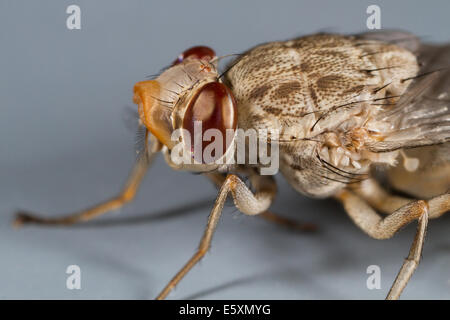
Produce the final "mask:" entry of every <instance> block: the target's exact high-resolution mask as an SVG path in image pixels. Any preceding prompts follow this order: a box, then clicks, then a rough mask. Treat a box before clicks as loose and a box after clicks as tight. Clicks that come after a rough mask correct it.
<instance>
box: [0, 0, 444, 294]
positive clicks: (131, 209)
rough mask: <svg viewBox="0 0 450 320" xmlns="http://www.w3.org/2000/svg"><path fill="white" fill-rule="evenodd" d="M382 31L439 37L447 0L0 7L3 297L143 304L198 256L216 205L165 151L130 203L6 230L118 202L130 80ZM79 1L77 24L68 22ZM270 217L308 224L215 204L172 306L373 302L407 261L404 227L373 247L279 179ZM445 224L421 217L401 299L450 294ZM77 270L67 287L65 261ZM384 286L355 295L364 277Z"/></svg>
mask: <svg viewBox="0 0 450 320" xmlns="http://www.w3.org/2000/svg"><path fill="white" fill-rule="evenodd" d="M375 3H376V4H379V5H380V7H381V10H382V26H383V28H402V29H406V30H410V31H413V32H415V33H417V34H418V35H420V36H423V37H424V38H425V39H427V40H430V41H431V40H433V41H449V37H450V36H449V33H448V32H449V30H450V19H449V18H448V13H449V12H450V2H449V1H427V2H425V1H318V0H315V1H298V0H297V1H274V0H269V1H256V0H255V1H230V0H228V1H217V2H216V1H179V2H175V1H99V0H97V1H16V0H15V1H12V0H10V1H8V0H2V1H1V2H0V42H1V44H0V46H1V47H0V48H1V50H0V110H1V113H0V297H1V298H8V299H10V298H27V299H28V298H31V299H36V298H44V299H47V298H62V299H78V298H87V299H99V298H113V299H116V298H125V299H149V298H154V297H155V296H156V295H157V294H158V292H159V291H160V290H161V289H162V288H163V286H164V285H165V284H166V283H167V281H168V280H169V279H170V278H171V277H172V276H173V275H174V274H175V272H176V271H178V269H179V268H180V267H181V266H182V264H184V263H185V262H186V260H187V259H188V258H189V257H190V255H191V254H192V253H193V252H194V249H195V248H196V246H197V243H198V240H199V239H200V236H201V233H202V231H203V227H204V225H205V222H206V218H207V215H208V212H209V208H211V205H212V201H213V199H214V196H215V190H214V188H213V187H212V186H211V185H210V184H209V182H208V181H206V180H205V179H204V178H202V177H201V176H194V175H192V174H189V173H185V172H174V171H172V170H170V169H169V168H168V167H167V166H166V165H165V163H164V161H163V160H162V159H161V158H158V160H157V162H156V165H155V166H154V167H153V168H152V169H151V171H150V172H149V174H148V175H147V178H146V180H145V182H144V183H143V186H142V189H141V190H140V192H139V194H138V196H137V198H136V201H134V202H133V203H132V204H130V205H128V206H127V207H126V208H124V209H122V210H121V211H120V212H113V213H110V214H108V215H105V216H104V217H102V218H101V219H99V220H98V221H97V222H95V223H92V224H87V225H84V226H79V227H74V228H44V227H36V226H30V227H26V228H23V229H20V230H13V229H12V228H11V225H10V223H11V221H12V218H13V213H14V211H15V210H16V209H28V210H34V211H36V212H40V213H42V214H47V215H49V216H50V215H58V214H63V213H68V212H71V211H73V210H77V209H82V208H84V207H86V206H89V205H92V204H94V203H97V202H98V201H100V200H103V199H106V198H108V197H110V196H112V195H113V194H115V193H116V192H117V191H118V190H119V189H120V186H121V185H122V183H123V182H124V181H125V179H126V176H127V173H128V171H129V169H130V168H131V166H132V164H133V160H134V146H133V141H134V133H132V132H130V131H129V130H128V129H127V127H126V125H125V123H124V120H123V115H124V109H125V106H132V107H133V108H134V106H133V104H132V102H131V98H132V86H133V84H134V83H135V82H137V81H140V80H143V79H144V78H145V76H146V75H149V74H153V73H155V72H157V71H158V70H159V69H160V68H161V67H163V66H165V65H167V64H168V63H170V62H171V61H172V60H173V59H174V58H175V57H176V56H177V55H178V53H179V52H181V51H182V50H184V49H186V48H188V47H190V46H192V45H195V44H207V45H209V46H211V47H212V48H214V49H215V50H216V52H217V53H218V54H220V55H223V54H229V53H236V52H241V51H243V50H245V49H247V48H249V47H251V46H253V45H256V44H258V43H261V42H266V41H271V40H281V39H287V38H290V37H293V36H299V35H302V34H308V33H312V32H317V31H321V30H328V31H336V32H344V33H347V32H359V31H364V30H365V29H366V27H365V23H366V17H367V15H366V13H365V11H366V8H367V6H368V5H369V4H375ZM69 4H78V5H80V7H81V10H82V29H81V30H75V31H70V30H67V29H66V17H67V15H66V13H65V11H66V7H67V6H68V5H69ZM278 178H279V179H278V180H279V182H280V192H279V196H278V198H277V200H276V202H275V204H274V206H273V210H274V211H276V212H280V213H282V214H284V215H286V216H290V217H293V218H295V219H298V220H302V221H309V222H314V223H317V224H318V225H319V228H320V229H319V231H318V232H317V233H314V234H308V233H299V232H292V231H287V230H286V229H284V228H282V227H279V226H276V225H272V224H269V223H267V222H265V221H263V220H261V219H259V218H256V217H245V216H242V215H241V214H238V213H237V212H236V211H235V210H234V209H233V208H232V207H231V206H229V207H227V208H226V209H225V213H224V215H223V219H222V221H221V222H220V224H219V228H218V230H217V234H216V236H215V238H214V241H213V247H212V250H211V252H210V253H209V254H208V255H207V257H206V258H205V259H204V260H203V261H202V262H201V264H200V265H199V266H197V267H195V268H194V270H193V271H192V272H191V273H190V274H189V275H188V276H187V277H186V278H185V279H184V280H183V281H182V283H181V284H180V286H179V287H178V288H177V290H176V291H175V292H174V293H173V294H172V295H171V296H170V298H177V299H181V298H196V299H202V298H210V299H219V298H255V299H270V298H274V299H317V298H322V299H323V298H326V299H333V298H337V299H356V298H368V299H381V298H383V297H384V296H385V294H386V293H387V290H388V288H389V285H390V284H391V282H392V281H393V279H394V277H395V275H396V273H397V271H398V269H399V268H400V265H401V263H402V261H403V258H404V257H405V256H406V255H407V252H408V250H409V246H410V243H411V241H412V238H413V234H414V230H415V225H410V226H409V227H407V228H406V229H405V230H403V231H402V232H401V233H399V234H398V235H396V236H395V237H394V238H393V239H390V240H384V241H378V240H372V239H370V238H369V237H367V236H366V235H365V234H363V233H362V232H361V231H360V230H359V229H357V228H356V227H355V226H354V225H353V224H352V223H351V221H350V220H349V219H348V218H347V217H346V215H345V213H344V211H343V210H342V209H341V207H340V206H339V204H337V203H335V202H334V201H332V200H323V201H318V200H311V199H307V198H305V197H303V196H300V195H298V194H296V193H295V192H294V191H293V190H292V189H291V188H290V187H288V186H287V185H286V183H285V182H284V181H283V179H282V178H281V177H278ZM449 231H450V221H449V218H448V217H444V218H442V219H440V220H438V221H432V222H431V223H430V226H429V234H428V241H427V243H426V246H425V251H424V260H423V262H422V264H421V265H420V267H419V269H418V271H417V272H416V274H415V275H414V277H413V280H412V282H411V283H410V284H409V286H408V287H407V289H406V290H405V292H404V295H403V297H404V298H424V299H428V298H438V299H441V298H446V299H448V298H450V271H449V263H450V250H449V249H450V239H449V237H448V234H449ZM71 264H77V265H79V266H80V267H81V270H82V289H81V290H72V291H70V290H67V289H66V287H65V281H66V277H67V275H66V274H65V270H66V267H67V266H68V265H71ZM371 264H376V265H379V266H380V267H381V271H382V289H381V290H368V289H367V288H366V279H367V274H366V268H367V266H368V265H371Z"/></svg>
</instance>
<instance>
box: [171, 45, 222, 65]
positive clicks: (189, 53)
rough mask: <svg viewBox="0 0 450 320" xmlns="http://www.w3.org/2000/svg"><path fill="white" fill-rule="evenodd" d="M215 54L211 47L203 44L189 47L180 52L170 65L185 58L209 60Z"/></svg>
mask: <svg viewBox="0 0 450 320" xmlns="http://www.w3.org/2000/svg"><path fill="white" fill-rule="evenodd" d="M215 56H216V53H215V52H214V50H213V49H211V48H209V47H205V46H196V47H192V48H189V49H187V50H186V51H184V52H183V53H182V54H180V55H179V56H178V58H177V59H176V60H175V61H174V62H173V63H172V65H176V64H179V63H181V62H182V61H184V60H186V59H200V60H211V59H212V58H214V57H215Z"/></svg>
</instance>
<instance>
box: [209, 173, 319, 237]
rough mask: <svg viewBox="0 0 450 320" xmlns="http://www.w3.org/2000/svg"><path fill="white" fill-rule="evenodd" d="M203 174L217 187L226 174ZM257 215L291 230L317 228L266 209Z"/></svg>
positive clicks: (313, 229)
mask: <svg viewBox="0 0 450 320" xmlns="http://www.w3.org/2000/svg"><path fill="white" fill-rule="evenodd" d="M204 175H205V176H207V177H208V178H209V179H210V180H211V181H212V182H213V183H214V184H215V185H216V186H217V187H218V188H220V186H221V185H222V184H223V182H224V181H225V178H226V175H224V174H221V173H216V172H214V173H205V174H204ZM258 217H261V218H263V219H264V220H266V221H269V222H272V223H276V224H278V225H280V226H283V227H287V228H289V229H293V230H299V231H315V230H317V226H316V225H315V224H312V223H307V222H298V221H295V220H292V219H289V218H286V217H282V216H280V215H279V214H276V213H273V212H272V211H270V210H266V211H264V212H262V213H261V214H259V215H258Z"/></svg>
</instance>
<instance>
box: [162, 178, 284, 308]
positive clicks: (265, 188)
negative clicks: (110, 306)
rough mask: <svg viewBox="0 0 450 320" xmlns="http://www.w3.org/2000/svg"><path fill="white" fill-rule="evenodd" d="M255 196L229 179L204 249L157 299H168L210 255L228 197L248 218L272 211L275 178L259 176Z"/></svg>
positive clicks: (202, 242)
mask: <svg viewBox="0 0 450 320" xmlns="http://www.w3.org/2000/svg"><path fill="white" fill-rule="evenodd" d="M252 182H253V186H254V188H255V193H253V192H252V191H250V189H249V188H248V187H247V186H246V185H245V183H244V182H242V180H241V179H240V178H239V177H238V176H236V175H234V174H230V175H228V176H226V178H225V179H224V182H223V184H222V186H221V187H220V190H219V194H218V195H217V198H216V201H215V203H214V206H213V208H212V210H211V213H210V215H209V218H208V222H207V225H206V228H205V231H204V234H203V237H202V239H201V240H200V245H199V247H198V249H197V251H196V253H195V254H194V255H193V256H192V257H191V258H190V259H189V261H188V262H187V263H186V264H185V265H184V266H183V267H182V268H181V270H180V271H179V272H178V273H177V274H176V275H175V276H174V277H173V278H172V280H170V282H169V283H168V284H167V286H166V287H165V288H164V289H163V290H162V291H161V293H160V294H159V295H158V297H157V298H156V299H158V300H161V299H164V298H165V297H166V296H167V295H168V294H169V293H170V291H172V289H173V288H174V287H175V286H176V285H177V284H178V283H179V282H180V280H181V279H183V277H184V276H185V275H186V274H187V273H188V272H189V270H191V269H192V267H193V266H194V265H196V264H197V262H198V261H200V259H202V258H203V256H204V255H205V254H206V252H207V251H208V249H209V248H210V245H211V239H212V237H213V234H214V232H215V230H216V227H217V223H218V222H219V218H220V216H221V214H222V209H223V206H224V203H225V201H226V199H227V196H228V194H229V193H230V192H231V195H232V197H233V200H234V204H235V205H236V207H237V208H238V209H239V210H240V211H241V212H243V213H244V214H247V215H257V214H260V213H262V212H264V211H265V210H267V208H269V206H270V204H271V203H272V199H273V198H274V196H275V193H276V184H275V181H274V180H273V178H271V177H269V176H259V175H258V176H255V177H254V178H253V179H252Z"/></svg>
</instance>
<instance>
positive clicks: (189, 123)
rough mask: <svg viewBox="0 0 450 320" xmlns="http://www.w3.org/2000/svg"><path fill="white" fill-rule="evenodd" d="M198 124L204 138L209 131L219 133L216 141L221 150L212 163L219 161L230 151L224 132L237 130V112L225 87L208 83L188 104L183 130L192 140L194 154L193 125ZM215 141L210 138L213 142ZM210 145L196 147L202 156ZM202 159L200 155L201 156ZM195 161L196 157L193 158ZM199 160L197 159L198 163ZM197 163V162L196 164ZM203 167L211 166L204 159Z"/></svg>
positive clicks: (204, 143)
mask: <svg viewBox="0 0 450 320" xmlns="http://www.w3.org/2000/svg"><path fill="white" fill-rule="evenodd" d="M196 121H201V132H198V133H200V134H201V138H202V140H204V139H203V137H206V136H207V134H206V135H205V132H206V131H207V130H208V129H216V130H217V131H218V132H220V135H219V137H217V138H218V139H222V141H221V145H222V146H223V150H217V151H218V153H216V152H214V154H212V157H213V158H214V159H213V160H212V161H215V160H217V159H219V158H221V157H222V156H223V155H224V154H225V152H226V150H227V149H228V147H229V143H230V142H231V141H229V139H227V130H231V133H233V132H234V130H236V125H237V110H236V101H235V100H234V97H233V94H232V93H231V91H230V89H228V88H227V87H226V86H225V85H224V84H222V83H219V82H210V83H207V84H205V85H204V86H203V87H202V88H200V89H199V91H198V92H197V94H196V95H195V96H194V97H193V98H192V100H191V101H190V102H189V105H188V107H187V109H186V112H185V114H184V118H183V128H184V129H186V130H188V131H189V133H190V138H191V151H193V152H194V146H195V143H196V142H195V139H196V138H195V135H196V134H198V133H197V132H196V131H197V130H195V122H196ZM215 139H216V137H214V138H213V140H215ZM211 142H212V141H202V142H201V145H200V146H199V147H200V148H201V149H202V150H199V151H201V152H202V155H203V151H204V150H205V148H206V147H207V146H208V145H209V144H210V143H211ZM200 157H201V155H200ZM196 158H197V156H196ZM198 160H200V159H198ZM199 162H200V161H199ZM201 162H203V163H210V162H211V161H208V160H207V159H205V158H204V157H203V158H202V159H201Z"/></svg>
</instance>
